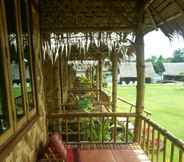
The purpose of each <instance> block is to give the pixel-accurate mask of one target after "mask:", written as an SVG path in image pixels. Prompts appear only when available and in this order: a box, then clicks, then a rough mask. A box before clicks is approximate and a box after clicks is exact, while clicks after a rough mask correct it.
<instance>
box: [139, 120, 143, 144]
mask: <svg viewBox="0 0 184 162" xmlns="http://www.w3.org/2000/svg"><path fill="white" fill-rule="evenodd" d="M139 118H140V133H139V136H138V143H139V145H141V137H142V123H143V119H142V118H141V117H139Z"/></svg>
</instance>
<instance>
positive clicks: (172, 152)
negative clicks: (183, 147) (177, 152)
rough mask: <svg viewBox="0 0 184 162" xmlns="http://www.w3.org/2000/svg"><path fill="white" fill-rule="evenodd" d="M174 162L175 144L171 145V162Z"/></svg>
mask: <svg viewBox="0 0 184 162" xmlns="http://www.w3.org/2000/svg"><path fill="white" fill-rule="evenodd" d="M173 160H174V143H172V144H171V155H170V162H173Z"/></svg>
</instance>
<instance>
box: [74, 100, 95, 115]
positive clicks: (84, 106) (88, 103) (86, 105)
mask: <svg viewBox="0 0 184 162" xmlns="http://www.w3.org/2000/svg"><path fill="white" fill-rule="evenodd" d="M77 108H78V109H79V110H82V111H85V112H90V111H91V108H92V100H91V97H81V98H78V99H77Z"/></svg>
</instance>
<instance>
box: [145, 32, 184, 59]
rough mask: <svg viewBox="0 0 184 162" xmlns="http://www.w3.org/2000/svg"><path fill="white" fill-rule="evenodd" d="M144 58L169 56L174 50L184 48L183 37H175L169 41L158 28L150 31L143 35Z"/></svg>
mask: <svg viewBox="0 0 184 162" xmlns="http://www.w3.org/2000/svg"><path fill="white" fill-rule="evenodd" d="M144 41H145V58H146V59H147V58H150V57H151V56H160V55H162V56H163V57H164V58H167V57H171V56H172V55H173V52H174V50H176V49H178V48H184V39H183V38H181V37H179V36H178V37H175V38H174V40H173V41H172V42H171V41H170V40H169V39H168V38H167V37H166V36H165V35H164V34H163V33H162V32H161V31H160V30H158V31H152V32H150V33H148V34H147V35H145V37H144Z"/></svg>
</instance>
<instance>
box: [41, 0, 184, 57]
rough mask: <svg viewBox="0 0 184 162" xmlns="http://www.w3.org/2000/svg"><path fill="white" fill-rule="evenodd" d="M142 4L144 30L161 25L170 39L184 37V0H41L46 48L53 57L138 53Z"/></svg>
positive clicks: (42, 31) (44, 45)
mask: <svg viewBox="0 0 184 162" xmlns="http://www.w3.org/2000/svg"><path fill="white" fill-rule="evenodd" d="M140 4H141V5H140ZM140 6H141V10H142V11H143V12H144V22H143V23H144V24H143V25H144V33H147V32H150V31H152V30H154V29H158V28H160V29H161V30H162V31H163V32H164V33H165V35H166V36H167V37H169V38H170V39H172V37H173V36H174V35H175V34H180V35H182V36H184V0H115V1H105V0H93V1H90V0H80V1H79V0H72V1H68V0H41V1H40V19H41V21H40V22H41V33H42V38H43V39H42V40H43V51H44V52H45V53H46V51H47V53H52V59H53V60H54V58H57V56H58V54H65V55H66V56H67V58H68V59H74V58H75V59H77V57H78V58H81V59H98V57H104V54H105V53H106V55H107V56H108V54H109V55H110V54H112V53H116V54H118V53H119V55H124V54H126V53H127V54H131V53H134V48H133V44H134V36H133V35H134V33H135V31H136V28H137V25H138V19H139V17H138V15H139V13H138V12H140V8H139V7H140ZM104 31H105V32H104ZM53 33H54V34H53ZM123 33H124V34H123ZM129 36H130V39H129ZM124 38H126V39H124ZM128 39H129V41H127V40H128ZM127 42H128V43H127ZM94 53H95V54H94ZM71 55H72V56H71ZM101 55H102V56H101Z"/></svg>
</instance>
